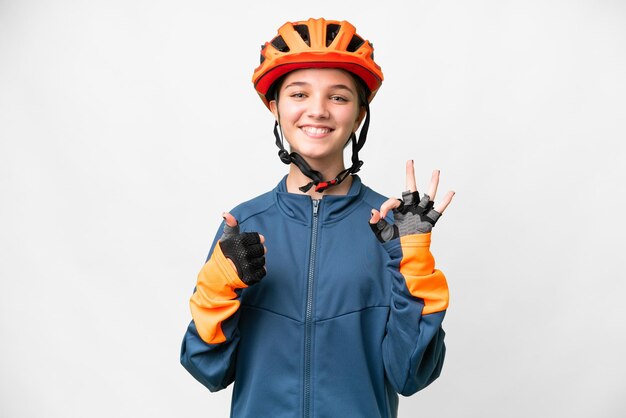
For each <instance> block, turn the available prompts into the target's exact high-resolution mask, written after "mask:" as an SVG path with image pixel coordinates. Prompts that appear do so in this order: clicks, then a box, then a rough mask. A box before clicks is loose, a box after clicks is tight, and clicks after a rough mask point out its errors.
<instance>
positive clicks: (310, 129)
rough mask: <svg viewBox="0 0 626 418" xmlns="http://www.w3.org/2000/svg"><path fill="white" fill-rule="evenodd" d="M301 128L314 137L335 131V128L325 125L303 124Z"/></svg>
mask: <svg viewBox="0 0 626 418" xmlns="http://www.w3.org/2000/svg"><path fill="white" fill-rule="evenodd" d="M300 129H301V130H302V132H304V133H305V134H307V135H308V136H310V137H313V138H321V137H323V136H326V135H328V134H329V133H331V132H332V131H334V129H331V128H328V127H325V126H324V127H322V126H301V127H300Z"/></svg>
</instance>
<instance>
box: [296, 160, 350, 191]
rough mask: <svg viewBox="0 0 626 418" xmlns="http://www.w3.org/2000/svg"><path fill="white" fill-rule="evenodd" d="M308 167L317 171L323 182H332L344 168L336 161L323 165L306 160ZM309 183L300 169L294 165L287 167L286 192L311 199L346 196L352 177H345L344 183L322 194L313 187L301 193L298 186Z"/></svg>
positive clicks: (341, 162)
mask: <svg viewBox="0 0 626 418" xmlns="http://www.w3.org/2000/svg"><path fill="white" fill-rule="evenodd" d="M307 162H308V163H309V165H310V166H311V168H312V169H313V170H317V171H319V172H320V173H322V178H323V179H324V180H332V179H334V178H335V176H336V175H337V174H339V172H341V171H342V170H343V169H344V168H345V166H344V164H343V161H337V162H334V163H328V164H323V163H320V162H317V161H310V160H307ZM310 181H311V179H310V178H308V177H307V176H305V175H304V174H302V172H301V171H300V169H299V168H298V167H296V165H295V164H291V165H290V166H289V174H287V191H288V192H289V193H295V194H306V195H309V196H311V198H312V199H321V198H322V197H324V196H327V195H346V194H348V191H349V190H350V186H351V185H352V176H350V175H349V176H348V177H346V179H345V180H344V181H342V182H341V183H340V184H338V185H336V186H333V187H330V188H328V189H326V190H325V191H323V192H322V193H319V192H316V191H315V187H311V188H310V189H309V190H308V191H307V192H306V193H305V192H303V191H301V190H300V189H299V188H300V186H304V185H305V184H307V183H309V182H310Z"/></svg>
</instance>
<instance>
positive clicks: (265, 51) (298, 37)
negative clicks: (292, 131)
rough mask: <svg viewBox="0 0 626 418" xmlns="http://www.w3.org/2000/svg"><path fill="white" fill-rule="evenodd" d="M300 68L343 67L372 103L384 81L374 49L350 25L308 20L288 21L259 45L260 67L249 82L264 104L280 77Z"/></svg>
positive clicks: (342, 22) (333, 21) (330, 21)
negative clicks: (358, 83)
mask: <svg viewBox="0 0 626 418" xmlns="http://www.w3.org/2000/svg"><path fill="white" fill-rule="evenodd" d="M300 68H342V69H344V70H346V71H349V72H351V73H352V74H354V75H356V76H357V77H359V78H360V79H361V80H362V81H363V82H364V83H365V85H366V86H367V88H368V90H369V97H368V98H367V101H368V102H371V101H372V99H373V98H374V95H375V94H376V91H377V90H378V88H379V87H380V85H381V83H382V82H383V73H382V70H381V69H380V67H379V66H378V64H376V63H375V62H374V47H373V45H372V44H371V43H370V42H369V41H366V40H364V39H363V38H361V37H360V36H359V35H357V33H356V28H355V27H354V26H352V24H350V23H349V22H346V21H345V20H344V21H341V22H339V21H336V20H324V19H309V20H306V21H300V22H294V23H292V22H287V23H285V24H284V25H282V26H281V27H280V28H279V29H278V36H276V37H275V38H274V39H272V41H271V42H266V43H265V45H262V46H261V64H260V65H259V66H258V67H257V68H256V69H255V70H254V74H253V76H252V82H253V83H254V88H255V89H256V91H257V92H258V93H259V96H261V99H262V100H263V103H265V105H266V106H269V105H268V103H269V101H270V100H272V99H273V98H271V97H270V98H268V97H267V93H268V91H269V90H270V88H271V87H272V85H273V84H274V82H276V80H278V79H279V78H280V77H281V76H283V75H285V74H287V73H288V72H290V71H293V70H297V69H300Z"/></svg>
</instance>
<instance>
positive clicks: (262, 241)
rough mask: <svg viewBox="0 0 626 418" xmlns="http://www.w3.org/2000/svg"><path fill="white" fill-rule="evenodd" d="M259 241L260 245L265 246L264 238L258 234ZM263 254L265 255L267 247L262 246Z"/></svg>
mask: <svg viewBox="0 0 626 418" xmlns="http://www.w3.org/2000/svg"><path fill="white" fill-rule="evenodd" d="M259 239H260V240H261V244H265V237H264V236H263V235H261V234H259ZM263 254H267V247H266V246H265V245H263Z"/></svg>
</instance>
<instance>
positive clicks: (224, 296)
mask: <svg viewBox="0 0 626 418" xmlns="http://www.w3.org/2000/svg"><path fill="white" fill-rule="evenodd" d="M245 287H248V286H246V284H245V283H243V282H242V281H241V279H239V276H238V275H237V272H236V271H235V269H233V266H232V265H231V264H230V262H229V261H228V259H226V257H224V254H223V253H222V249H221V248H220V246H219V244H217V245H216V246H215V248H214V250H213V254H212V255H211V258H210V259H209V261H207V262H206V264H205V265H204V266H203V267H202V270H200V273H199V274H198V282H197V284H196V291H195V292H194V294H193V295H192V296H191V300H190V301H189V306H190V307H191V316H192V317H193V321H194V323H195V324H196V329H197V330H198V334H199V335H200V338H202V340H203V341H204V342H206V343H208V344H218V343H222V342H224V341H226V336H225V335H224V332H223V331H222V322H223V321H225V320H226V319H228V318H230V317H231V316H232V315H233V314H234V313H235V312H237V309H239V305H240V303H239V300H238V299H237V294H236V293H235V289H238V288H245Z"/></svg>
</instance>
